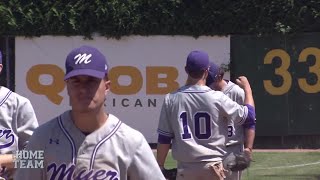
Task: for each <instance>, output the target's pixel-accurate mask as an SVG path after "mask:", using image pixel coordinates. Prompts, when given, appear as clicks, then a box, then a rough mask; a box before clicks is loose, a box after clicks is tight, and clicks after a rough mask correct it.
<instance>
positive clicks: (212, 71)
mask: <svg viewBox="0 0 320 180" xmlns="http://www.w3.org/2000/svg"><path fill="white" fill-rule="evenodd" d="M218 75H219V66H217V65H216V64H215V63H213V62H210V68H209V72H208V77H207V80H206V85H207V86H210V85H211V84H212V83H213V82H214V81H215V80H216V77H217V76H218Z"/></svg>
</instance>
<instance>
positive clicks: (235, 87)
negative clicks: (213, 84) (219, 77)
mask: <svg viewBox="0 0 320 180" xmlns="http://www.w3.org/2000/svg"><path fill="white" fill-rule="evenodd" d="M225 89H226V91H230V92H233V93H237V94H242V93H243V94H244V90H243V89H242V88H241V87H240V86H239V85H237V84H235V83H234V82H232V81H228V83H227V86H226V87H225Z"/></svg>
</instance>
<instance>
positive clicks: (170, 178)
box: [161, 168, 177, 180]
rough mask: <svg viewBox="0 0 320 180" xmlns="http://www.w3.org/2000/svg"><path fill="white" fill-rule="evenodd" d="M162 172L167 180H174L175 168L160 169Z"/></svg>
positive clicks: (175, 175)
mask: <svg viewBox="0 0 320 180" xmlns="http://www.w3.org/2000/svg"><path fill="white" fill-rule="evenodd" d="M161 171H162V174H163V175H164V177H165V178H166V179H167V180H176V177H177V168H173V169H165V168H164V169H162V170H161Z"/></svg>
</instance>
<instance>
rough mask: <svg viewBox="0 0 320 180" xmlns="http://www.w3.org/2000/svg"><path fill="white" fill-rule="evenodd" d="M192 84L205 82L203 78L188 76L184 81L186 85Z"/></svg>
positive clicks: (203, 83)
mask: <svg viewBox="0 0 320 180" xmlns="http://www.w3.org/2000/svg"><path fill="white" fill-rule="evenodd" d="M192 85H199V86H204V85H206V83H205V81H204V80H203V79H193V78H188V79H187V82H186V86H192Z"/></svg>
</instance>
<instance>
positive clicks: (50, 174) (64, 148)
mask: <svg viewBox="0 0 320 180" xmlns="http://www.w3.org/2000/svg"><path fill="white" fill-rule="evenodd" d="M27 150H44V152H45V154H44V158H45V163H44V168H43V169H21V168H20V169H18V170H17V174H16V177H15V178H16V179H37V180H44V179H50V180H62V179H67V180H73V179H86V180H88V179H106V180H120V179H121V180H126V179H127V177H128V176H130V180H150V179H155V180H164V179H165V178H164V176H163V175H162V173H161V170H160V168H159V166H158V164H157V162H156V160H155V157H154V155H153V153H152V150H151V148H150V146H149V145H148V143H147V141H146V140H145V138H144V136H143V135H142V134H141V133H140V132H138V131H136V130H134V129H132V128H130V127H129V126H127V125H126V124H124V123H122V122H121V121H120V120H119V119H118V118H117V117H115V116H113V115H111V114H109V118H108V119H107V121H106V122H105V123H104V125H103V126H102V127H100V128H99V129H97V130H96V131H94V132H92V133H91V134H89V135H87V136H85V135H84V134H83V133H82V132H81V131H80V130H79V129H78V128H76V126H75V125H74V124H73V121H72V120H71V118H70V111H66V112H65V113H63V114H62V115H60V116H58V117H57V118H55V119H53V120H51V121H49V122H48V123H46V124H44V125H42V126H40V127H39V128H38V129H37V130H36V131H35V133H34V135H33V136H32V137H31V140H30V143H29V145H28V146H27Z"/></svg>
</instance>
